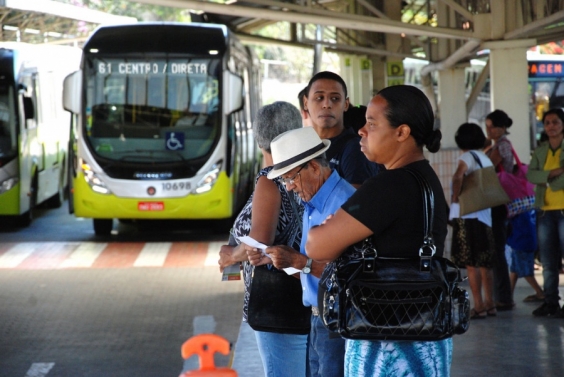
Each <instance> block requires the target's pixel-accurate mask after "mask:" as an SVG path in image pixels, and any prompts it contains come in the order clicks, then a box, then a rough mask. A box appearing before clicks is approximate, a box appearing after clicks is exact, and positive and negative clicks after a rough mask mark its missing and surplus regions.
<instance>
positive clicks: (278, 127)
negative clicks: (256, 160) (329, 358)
mask: <svg viewBox="0 0 564 377" xmlns="http://www.w3.org/2000/svg"><path fill="white" fill-rule="evenodd" d="M301 127H302V117H301V115H300V112H299V110H298V109H297V108H296V107H295V106H293V105H292V104H290V103H287V102H274V103H273V104H270V105H266V106H264V107H262V108H261V109H259V111H258V113H257V118H256V122H255V124H254V126H253V132H254V137H255V140H256V142H257V144H258V146H259V147H260V149H261V151H262V155H263V158H264V165H265V166H266V167H265V168H263V169H261V171H260V172H259V173H258V175H257V178H256V187H255V190H254V192H253V194H252V195H251V197H250V198H249V200H248V202H247V204H246V205H245V207H244V208H243V210H242V211H241V212H240V213H239V215H238V216H237V218H236V219H235V222H234V224H233V229H232V233H233V236H235V237H236V238H237V237H241V236H250V237H251V238H253V239H254V240H256V241H258V242H260V243H262V244H264V245H288V246H290V247H293V248H294V249H297V250H299V247H300V242H301V236H302V234H301V217H302V213H303V207H302V206H301V204H300V202H299V198H298V197H297V196H296V195H295V194H294V193H293V192H289V191H287V190H286V188H285V185H284V181H283V180H282V179H281V178H278V179H274V180H269V179H268V178H267V174H268V173H269V172H270V171H271V170H272V168H273V167H272V165H273V161H272V155H271V150H270V142H271V141H272V140H273V139H274V138H275V137H276V136H278V135H280V134H282V133H284V132H286V131H289V130H292V129H297V128H301ZM219 255H220V258H219V266H220V270H221V271H223V269H224V268H226V267H227V266H230V265H233V264H235V263H238V262H241V263H242V264H243V276H244V283H245V295H244V303H243V321H245V322H246V321H247V319H248V316H249V312H248V310H249V297H250V287H251V283H252V276H253V269H254V268H255V267H253V266H252V265H251V264H250V263H249V261H248V257H247V253H246V251H245V244H243V243H241V244H239V245H237V246H230V245H223V246H222V247H221V250H220V252H219ZM271 270H272V271H273V273H281V272H279V271H278V270H276V269H275V268H271ZM282 273H284V272H282ZM284 274H285V273H284ZM292 279H293V278H292ZM296 282H297V284H298V286H299V280H297V279H296ZM280 291H283V292H289V291H290V289H289V287H283V286H281V287H280ZM292 292H293V293H288V294H292V295H296V294H297V297H298V299H299V301H300V302H301V287H300V288H299V289H298V291H297V292H294V291H292ZM268 299H271V300H275V299H274V297H265V298H263V300H264V301H268ZM288 299H289V298H288ZM285 301H286V300H285ZM272 304H273V305H271V306H274V303H272ZM264 305H265V306H268V302H264ZM255 335H256V339H257V345H258V348H259V352H260V355H261V359H262V363H263V366H264V372H265V375H266V376H269V377H272V376H280V377H283V376H298V377H299V376H305V375H306V360H307V356H306V350H307V335H305V334H293V333H278V332H268V331H255Z"/></svg>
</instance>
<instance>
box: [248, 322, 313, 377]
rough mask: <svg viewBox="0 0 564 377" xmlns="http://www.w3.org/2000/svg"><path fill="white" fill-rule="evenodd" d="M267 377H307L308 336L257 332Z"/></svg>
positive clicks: (258, 344)
mask: <svg viewBox="0 0 564 377" xmlns="http://www.w3.org/2000/svg"><path fill="white" fill-rule="evenodd" d="M255 337H256V338H257V346H258V349H259V353H260V357H261V359H262V365H263V367H264V375H265V377H289V376H292V377H294V376H296V377H306V376H307V372H306V369H307V368H306V364H307V339H308V335H295V334H278V333H273V332H264V331H255Z"/></svg>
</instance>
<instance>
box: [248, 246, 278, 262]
mask: <svg viewBox="0 0 564 377" xmlns="http://www.w3.org/2000/svg"><path fill="white" fill-rule="evenodd" d="M245 251H246V252H247V258H248V259H249V263H250V264H252V265H253V266H262V265H263V264H272V260H271V259H270V258H269V257H268V256H266V255H264V253H263V252H262V250H259V249H257V248H254V247H250V246H248V245H245Z"/></svg>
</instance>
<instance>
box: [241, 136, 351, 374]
mask: <svg viewBox="0 0 564 377" xmlns="http://www.w3.org/2000/svg"><path fill="white" fill-rule="evenodd" d="M330 145H331V142H330V141H329V140H327V139H323V140H322V139H321V138H320V137H319V136H318V135H317V133H316V132H315V130H314V129H313V128H312V127H305V128H299V129H295V130H291V131H287V132H284V133H283V134H281V135H279V136H277V137H276V138H275V139H274V140H272V142H271V144H270V147H271V151H272V159H273V163H274V167H273V169H272V170H271V171H270V172H269V173H268V176H267V177H268V178H269V179H274V178H276V177H279V176H282V178H283V180H284V183H285V184H286V190H289V191H290V190H291V191H294V192H296V193H297V194H298V195H299V196H300V198H301V199H302V201H303V204H304V215H303V216H304V217H303V232H302V242H301V245H300V251H296V250H294V249H292V248H291V247H289V246H283V245H278V246H271V247H268V248H267V249H266V254H267V255H268V257H270V259H271V260H272V264H273V265H274V266H275V267H276V268H278V269H281V268H288V267H294V268H297V269H299V270H301V272H300V280H301V283H302V288H303V294H302V301H303V304H304V305H305V306H311V307H312V314H313V315H312V318H311V332H310V335H309V340H308V354H309V366H310V372H311V376H312V377H318V376H319V377H342V376H343V375H344V356H345V341H344V339H342V338H340V337H334V336H330V333H329V331H328V330H327V329H326V328H325V327H324V326H323V323H322V321H321V319H320V318H319V310H318V308H317V291H318V283H319V277H320V276H321V273H322V272H323V270H324V268H325V266H326V265H325V264H324V263H317V262H314V261H313V260H312V259H310V258H308V257H307V255H306V251H305V244H306V241H307V233H308V231H309V229H311V228H312V227H313V226H316V225H319V224H321V223H322V222H323V221H324V220H325V219H326V218H327V216H329V215H332V214H333V213H335V211H337V209H339V208H340V207H341V205H342V204H343V203H344V202H345V201H346V200H347V199H348V198H349V197H350V196H351V195H352V194H353V193H354V192H355V188H354V187H353V186H352V185H351V184H350V183H348V182H347V181H346V180H345V179H344V178H342V177H341V176H340V175H339V173H337V171H336V170H334V169H331V167H329V164H328V162H327V160H326V159H325V157H324V154H325V151H327V149H328V148H329V146H330ZM247 253H248V256H249V260H250V261H251V263H252V264H264V259H268V258H265V257H264V256H262V255H261V252H260V251H259V250H257V249H252V250H248V251H247ZM269 262H270V261H269Z"/></svg>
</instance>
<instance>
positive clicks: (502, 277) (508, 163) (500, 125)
mask: <svg viewBox="0 0 564 377" xmlns="http://www.w3.org/2000/svg"><path fill="white" fill-rule="evenodd" d="M512 124H513V120H512V119H511V118H510V117H509V116H508V115H507V114H506V113H505V112H504V111H502V110H495V111H493V112H491V113H489V114H488V115H487V116H486V133H487V136H488V141H489V142H492V141H493V145H490V146H488V147H486V149H485V150H484V152H485V153H486V155H487V156H488V157H489V158H490V160H491V161H492V163H493V165H494V166H495V170H496V172H498V173H499V172H500V171H501V170H502V169H503V170H505V171H506V172H513V165H514V163H513V152H512V149H513V147H512V145H511V142H510V141H509V139H508V138H507V135H509V132H507V129H508V128H509V127H511V125H512ZM492 231H493V235H494V240H495V255H494V266H493V275H494V294H495V296H496V299H497V302H496V309H497V310H499V311H503V310H512V309H513V308H514V307H515V303H514V302H513V294H512V293H511V283H510V280H509V267H508V266H507V259H506V258H505V243H506V241H507V207H506V205H505V204H503V205H500V206H497V207H493V208H492Z"/></svg>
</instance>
